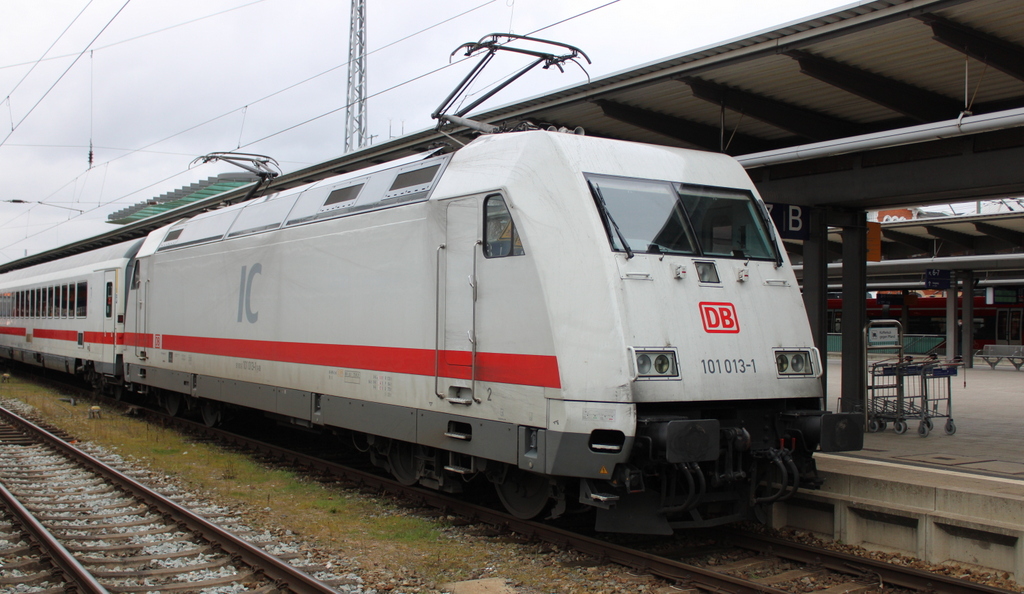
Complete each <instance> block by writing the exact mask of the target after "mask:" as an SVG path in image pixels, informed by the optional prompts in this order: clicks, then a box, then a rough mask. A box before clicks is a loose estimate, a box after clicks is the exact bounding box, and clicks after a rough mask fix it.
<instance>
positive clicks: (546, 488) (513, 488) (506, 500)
mask: <svg viewBox="0 0 1024 594" xmlns="http://www.w3.org/2000/svg"><path fill="white" fill-rule="evenodd" d="M494 487H495V489H497V491H498V499H501V503H502V505H504V506H505V509H506V510H508V513H510V514H512V515H513V516H515V517H517V518H520V519H523V520H529V519H531V518H535V517H537V516H538V515H539V514H540V512H542V511H544V508H545V507H546V506H547V504H548V500H549V499H550V498H551V482H550V481H549V480H548V478H547V477H544V476H541V475H539V474H534V473H532V472H525V471H522V470H519V469H518V468H509V470H508V472H507V473H506V474H505V480H504V481H502V482H500V483H495V485H494Z"/></svg>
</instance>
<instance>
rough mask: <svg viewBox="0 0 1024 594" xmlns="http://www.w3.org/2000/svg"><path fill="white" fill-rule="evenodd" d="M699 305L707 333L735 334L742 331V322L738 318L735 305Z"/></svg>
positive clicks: (705, 302) (701, 318)
mask: <svg viewBox="0 0 1024 594" xmlns="http://www.w3.org/2000/svg"><path fill="white" fill-rule="evenodd" d="M698 305H699V307H700V320H701V321H702V322H704V331H705V332H713V333H728V334H735V333H737V332H739V331H740V321H739V320H738V319H737V318H736V306H734V305H733V304H731V303H710V302H707V301H703V302H701V303H699V304H698Z"/></svg>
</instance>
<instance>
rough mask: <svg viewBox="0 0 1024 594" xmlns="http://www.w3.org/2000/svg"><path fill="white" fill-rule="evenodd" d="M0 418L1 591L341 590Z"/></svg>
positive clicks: (10, 416) (6, 415)
mask: <svg viewBox="0 0 1024 594" xmlns="http://www.w3.org/2000/svg"><path fill="white" fill-rule="evenodd" d="M0 422H2V425H0V483H2V484H3V488H2V490H0V494H2V495H3V499H4V504H5V505H4V507H5V508H6V509H5V512H6V513H5V517H4V519H3V520H0V522H3V523H2V524H0V532H2V534H0V563H2V564H3V566H2V570H3V575H4V576H5V577H4V578H3V580H0V587H3V586H4V584H8V585H9V584H31V585H33V586H34V587H36V588H38V589H39V590H40V591H46V592H50V591H53V592H60V591H77V592H86V593H101V592H118V593H120V592H125V593H127V592H154V591H159V592H195V591H199V590H202V589H204V588H225V587H227V588H232V589H233V590H235V591H254V592H266V593H268V594H269V593H271V592H275V593H276V592H293V593H295V594H322V593H333V592H335V590H334V589H333V588H332V587H331V586H330V585H329V584H328V583H325V582H323V581H320V580H318V579H316V578H314V577H312V576H310V575H309V574H307V573H306V572H305V571H302V570H300V569H298V568H295V567H293V566H291V565H289V564H288V563H286V562H284V561H282V560H281V559H279V558H277V557H275V556H273V555H271V554H269V553H267V552H266V551H264V550H263V549H261V548H259V547H257V546H255V545H253V544H251V543H249V542H247V541H245V540H243V539H241V538H239V537H238V536H236V535H234V534H232V533H231V532H229V531H227V530H225V529H224V528H222V527H220V526H218V525H217V524H214V523H212V522H210V521H208V520H207V519H205V518H203V517H202V516H200V515H198V514H196V513H194V512H192V511H190V510H188V509H186V508H185V507H183V506H181V505H179V504H177V503H176V502H174V501H172V500H170V499H168V498H166V497H164V496H162V495H160V494H159V493H157V492H155V491H153V490H151V489H149V488H147V487H146V486H144V485H142V484H141V483H139V482H137V481H135V480H134V479H132V478H130V477H128V476H126V475H124V474H122V473H120V472H119V471H117V470H115V469H114V468H112V467H111V466H109V465H107V464H105V463H103V462H102V461H101V460H99V459H98V458H96V457H94V456H91V455H89V454H87V453H86V452H83V451H81V450H80V449H78V448H76V447H74V446H72V445H70V444H68V443H67V442H66V441H65V440H63V439H61V438H59V437H57V436H56V435H54V434H53V433H50V432H48V431H46V430H44V429H43V428H41V427H39V426H37V425H35V424H33V423H31V422H29V421H27V420H25V419H23V418H21V417H20V416H18V415H17V414H15V413H13V412H12V411H10V410H7V409H4V408H0ZM2 541H6V543H5V542H2ZM4 545H6V546H4Z"/></svg>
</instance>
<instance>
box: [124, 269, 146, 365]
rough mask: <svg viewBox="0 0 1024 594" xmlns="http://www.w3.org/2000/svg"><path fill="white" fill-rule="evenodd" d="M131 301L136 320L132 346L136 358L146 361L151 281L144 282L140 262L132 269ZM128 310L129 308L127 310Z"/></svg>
mask: <svg viewBox="0 0 1024 594" xmlns="http://www.w3.org/2000/svg"><path fill="white" fill-rule="evenodd" d="M131 282H132V286H131V300H130V302H129V304H128V305H129V307H130V308H132V310H133V312H132V314H133V316H134V318H135V320H134V321H135V323H134V327H133V328H131V329H130V330H129V331H130V332H131V333H132V334H133V335H134V337H135V338H134V340H133V341H132V344H133V345H134V347H135V356H136V357H138V358H139V359H141V360H145V359H146V342H145V341H144V337H145V335H146V291H147V289H148V288H149V281H148V280H147V281H143V280H142V263H141V262H140V261H138V260H136V261H135V264H134V266H133V268H132V281H131ZM126 309H127V308H126Z"/></svg>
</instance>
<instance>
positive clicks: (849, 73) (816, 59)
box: [785, 50, 963, 123]
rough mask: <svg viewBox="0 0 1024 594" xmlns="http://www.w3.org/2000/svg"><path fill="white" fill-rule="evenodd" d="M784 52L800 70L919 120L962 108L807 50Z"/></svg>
mask: <svg viewBox="0 0 1024 594" xmlns="http://www.w3.org/2000/svg"><path fill="white" fill-rule="evenodd" d="M785 54H786V55H787V56H789V57H791V58H793V59H794V60H796V61H797V62H799V63H800V71H801V72H802V73H804V74H806V75H808V76H812V77H814V78H816V79H818V80H820V81H822V82H825V83H828V84H830V85H832V86H834V87H838V88H840V89H843V90H844V91H847V92H849V93H853V94H854V95H857V96H858V97H861V98H863V99H867V100H868V101H871V102H873V103H877V104H879V105H881V106H883V107H886V108H888V109H891V110H893V111H896V112H899V113H901V114H903V115H905V116H907V117H909V118H913V119H915V120H917V121H919V122H923V123H927V122H937V121H941V120H948V119H950V118H955V117H957V116H958V115H959V114H960V112H961V110H962V109H963V106H962V105H961V104H960V103H959V102H958V101H956V100H953V99H950V98H948V97H945V96H943V95H939V94H937V93H932V92H931V91H927V90H925V89H922V88H920V87H915V86H913V85H909V84H907V83H904V82H900V81H898V80H895V79H892V78H888V77H886V76H882V75H880V74H875V73H873V72H868V71H866V70H861V69H859V68H854V67H853V66H849V65H847V64H843V63H841V62H836V61H834V60H829V59H827V58H822V57H820V56H816V55H814V54H812V53H810V52H805V51H802V50H790V51H787V52H785Z"/></svg>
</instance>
